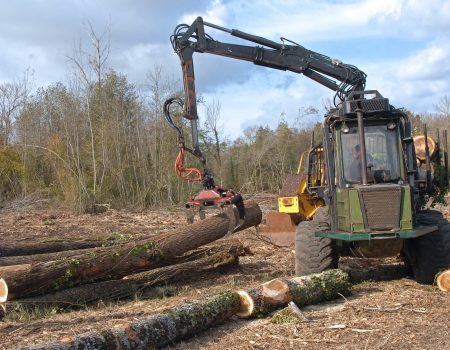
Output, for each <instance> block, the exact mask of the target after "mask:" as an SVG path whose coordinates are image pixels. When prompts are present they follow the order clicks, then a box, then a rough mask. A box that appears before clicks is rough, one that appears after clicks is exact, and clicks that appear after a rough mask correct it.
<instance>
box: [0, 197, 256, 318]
mask: <svg viewBox="0 0 450 350" xmlns="http://www.w3.org/2000/svg"><path fill="white" fill-rule="evenodd" d="M261 219H262V213H261V210H260V208H259V206H258V205H257V204H252V203H248V204H247V208H246V218H245V222H244V223H243V225H241V226H240V227H239V228H237V229H236V230H235V232H237V231H240V230H243V229H246V228H249V227H252V226H256V225H258V224H259V223H260V222H261ZM229 221H230V220H229V218H228V217H227V216H226V215H225V214H223V213H222V214H219V215H215V216H212V217H210V218H208V219H205V220H202V221H199V222H196V223H194V224H192V225H189V226H183V227H180V228H179V229H177V230H174V231H173V232H168V233H164V234H159V235H149V237H148V238H146V239H141V240H138V241H134V242H119V243H117V242H116V244H112V243H111V242H104V244H101V243H99V241H87V242H81V241H79V242H78V241H76V242H44V243H43V245H42V246H39V245H36V246H35V247H33V246H32V245H30V244H29V243H25V244H23V243H17V244H12V243H5V244H2V243H0V305H1V306H0V314H4V313H5V312H9V311H11V310H14V309H16V308H20V309H34V308H42V307H44V308H48V307H57V308H59V309H67V308H77V307H80V306H83V307H84V306H86V305H87V304H90V303H96V302H99V301H108V300H118V299H122V298H131V297H134V296H135V295H136V294H140V293H143V292H145V291H148V290H149V289H150V288H151V287H153V286H156V285H158V284H165V283H171V282H175V281H178V280H183V279H187V278H192V277H194V276H197V277H198V276H201V274H202V273H204V272H207V271H220V270H223V269H226V268H229V267H232V266H236V265H237V264H238V258H239V256H242V255H244V254H245V253H246V252H245V249H244V247H243V246H242V244H241V243H240V242H236V241H227V242H222V243H220V242H215V241H216V240H218V239H220V238H222V237H224V236H225V235H226V234H227V233H228V230H229V225H230V223H229ZM213 242H214V245H213V246H205V245H207V244H211V243H213ZM199 247H201V248H199ZM58 249H68V250H63V251H58ZM17 253H19V254H27V255H19V256H14V254H17ZM0 318H1V317H0Z"/></svg>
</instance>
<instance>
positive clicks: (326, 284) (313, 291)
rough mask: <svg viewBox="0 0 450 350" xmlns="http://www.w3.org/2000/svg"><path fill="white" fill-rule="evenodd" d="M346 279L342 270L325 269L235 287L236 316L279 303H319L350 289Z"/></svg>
mask: <svg viewBox="0 0 450 350" xmlns="http://www.w3.org/2000/svg"><path fill="white" fill-rule="evenodd" d="M350 288H351V284H350V280H349V278H348V275H347V274H346V273H345V272H343V271H342V270H337V269H336V270H327V271H324V272H322V273H318V274H312V275H308V276H302V277H294V278H291V279H288V280H285V279H274V280H272V281H269V282H266V283H263V284H262V285H260V286H258V287H256V288H248V289H245V290H240V291H238V293H239V295H240V297H241V308H240V310H239V312H238V313H237V315H238V316H239V317H244V318H247V317H252V316H255V315H259V314H266V313H268V312H271V311H273V310H275V309H276V308H277V307H280V306H281V305H286V304H287V303H289V302H290V301H293V302H294V303H295V304H296V305H298V306H300V307H301V306H305V305H308V304H314V303H319V302H322V301H327V300H331V299H335V298H337V297H339V294H342V295H348V294H349V293H350Z"/></svg>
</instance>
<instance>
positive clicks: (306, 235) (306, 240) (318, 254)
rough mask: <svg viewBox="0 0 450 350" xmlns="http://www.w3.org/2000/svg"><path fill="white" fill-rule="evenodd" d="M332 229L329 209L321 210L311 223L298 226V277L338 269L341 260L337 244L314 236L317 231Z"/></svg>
mask: <svg viewBox="0 0 450 350" xmlns="http://www.w3.org/2000/svg"><path fill="white" fill-rule="evenodd" d="M329 229H330V225H329V218H328V207H323V208H320V209H319V210H317V211H316V213H315V214H314V218H313V220H311V221H302V222H300V223H299V224H298V226H297V233H296V238H295V274H296V275H297V276H304V275H309V274H311V273H319V272H322V271H324V270H327V269H332V268H336V267H337V264H338V260H339V254H338V252H337V247H336V242H335V241H333V240H331V239H329V238H324V237H316V236H314V232H315V231H327V230H329Z"/></svg>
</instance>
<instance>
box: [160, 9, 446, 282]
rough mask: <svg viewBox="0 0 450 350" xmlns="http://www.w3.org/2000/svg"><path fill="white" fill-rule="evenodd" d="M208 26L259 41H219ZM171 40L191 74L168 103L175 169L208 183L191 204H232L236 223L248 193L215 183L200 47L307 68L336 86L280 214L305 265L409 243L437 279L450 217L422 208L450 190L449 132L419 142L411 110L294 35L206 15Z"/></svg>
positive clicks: (411, 257) (315, 266) (405, 249)
mask: <svg viewBox="0 0 450 350" xmlns="http://www.w3.org/2000/svg"><path fill="white" fill-rule="evenodd" d="M205 27H209V28H213V29H216V30H219V31H223V32H226V33H229V34H230V35H232V36H235V37H238V38H240V39H244V40H247V41H250V42H253V43H256V44H258V45H257V46H247V45H240V44H234V43H223V42H220V41H217V40H214V39H213V38H212V37H211V36H210V35H209V34H207V33H206V32H205ZM171 42H172V45H173V48H174V50H175V52H176V53H177V54H178V56H179V58H180V61H181V67H182V71H183V82H184V97H183V99H181V98H179V97H173V98H170V99H168V100H167V101H166V102H165V105H164V111H165V117H166V120H167V121H168V123H169V125H170V126H171V127H173V128H174V129H176V130H177V132H178V135H179V154H178V157H177V161H176V172H177V175H178V176H179V177H182V178H183V179H185V180H188V181H198V182H201V183H202V185H203V190H202V191H200V192H199V193H198V194H196V195H195V196H194V197H192V198H191V199H190V200H189V201H188V203H187V204H186V207H187V208H195V209H196V210H198V211H199V213H200V215H201V216H203V215H204V214H203V209H204V208H207V207H221V208H224V209H227V208H233V210H234V213H235V214H233V210H232V211H231V217H236V220H234V221H233V225H232V227H231V226H230V230H232V229H233V227H235V226H236V225H239V220H242V218H243V217H244V215H245V208H244V205H243V200H242V196H241V195H240V194H239V193H237V192H236V191H234V190H230V189H224V188H222V187H220V186H216V185H215V183H214V179H213V176H212V174H211V172H210V171H209V170H208V169H207V167H206V160H205V158H204V156H203V154H202V152H201V150H200V147H199V140H198V125H197V122H198V114H197V105H196V102H197V101H196V92H195V79H194V65H193V54H194V53H208V54H214V55H220V56H224V57H229V58H234V59H238V60H244V61H249V62H253V63H254V64H256V65H260V66H264V67H268V68H273V69H279V70H284V71H291V72H294V73H298V74H303V75H305V76H306V77H308V78H310V79H312V80H314V81H316V82H318V83H319V84H322V85H324V86H326V87H327V88H329V89H331V90H333V91H335V96H334V108H331V109H330V110H329V111H328V112H327V113H326V114H325V117H324V122H323V127H322V135H323V137H322V142H321V143H319V144H314V142H312V144H311V148H310V150H309V151H307V152H306V153H305V154H303V155H302V156H301V161H300V165H299V170H298V173H297V174H295V175H291V176H289V177H288V178H287V179H286V181H285V183H284V185H283V187H282V189H281V191H280V197H279V199H278V204H279V212H281V213H285V214H284V215H287V216H289V217H290V218H291V219H292V221H293V222H295V223H296V235H295V250H296V264H295V265H296V266H295V268H296V273H297V274H298V275H304V274H308V273H315V272H321V271H323V270H325V269H328V268H332V267H335V266H337V262H338V257H339V255H340V254H345V253H347V252H349V251H351V252H359V253H360V254H363V255H365V256H368V255H372V256H373V255H377V256H380V255H386V254H392V253H395V252H400V251H401V255H402V256H403V258H404V259H405V261H406V262H407V263H408V264H409V265H410V267H411V269H412V271H413V273H414V276H415V278H416V280H417V281H418V282H421V283H432V282H433V280H434V276H435V275H436V273H437V272H438V271H439V270H440V269H442V268H446V267H448V266H449V265H450V238H449V235H450V230H449V226H450V225H449V224H448V222H447V221H446V220H445V219H443V217H442V215H441V214H440V213H438V212H436V211H433V210H427V211H423V210H421V208H422V207H423V206H424V205H425V203H426V200H427V198H428V196H429V195H430V194H432V193H433V191H436V190H437V189H439V191H441V192H446V190H447V188H448V161H447V135H446V133H444V136H445V137H444V138H443V143H444V150H442V149H441V148H440V147H438V146H439V144H438V143H435V142H434V141H433V140H432V139H431V138H430V137H428V135H427V133H426V130H425V133H424V135H423V136H421V137H419V138H416V140H415V139H414V138H413V130H412V129H413V128H412V122H411V120H410V118H409V117H408V115H407V114H406V113H405V112H404V111H403V110H402V109H398V108H395V107H393V106H392V105H391V104H390V103H389V99H388V98H386V97H383V96H382V95H381V94H380V93H379V92H378V91H376V90H365V83H366V74H365V73H364V72H363V71H361V70H359V69H358V68H357V67H355V66H353V65H349V64H345V63H343V62H341V61H340V60H338V59H332V58H330V57H328V56H325V55H323V54H320V53H317V52H314V51H311V50H308V49H306V48H304V47H303V46H301V45H299V44H297V43H295V42H293V41H291V40H288V39H286V38H281V42H280V43H278V42H274V41H272V40H269V39H265V38H262V37H259V36H256V35H252V34H248V33H245V32H242V31H239V30H236V29H227V28H224V27H221V26H218V25H215V24H212V23H208V22H204V21H203V19H202V18H201V17H198V18H197V19H196V20H195V21H194V22H193V23H192V24H191V25H186V24H180V25H178V26H177V27H176V28H175V31H174V34H173V35H172V36H171ZM174 104H176V105H178V106H179V107H181V109H182V111H183V114H182V117H184V118H186V119H187V120H189V121H190V127H191V135H192V142H193V148H192V149H189V148H187V147H186V145H185V142H184V137H183V133H182V130H181V126H177V125H175V123H174V122H173V115H172V114H173V112H172V111H171V106H172V105H174ZM313 140H314V139H313ZM414 141H416V142H414ZM419 148H420V149H419ZM185 151H187V152H188V153H190V154H192V155H193V156H195V157H197V158H198V159H199V160H200V162H201V164H202V166H203V170H202V171H200V170H199V169H195V168H184V165H183V164H184V153H185ZM442 163H443V164H442ZM433 169H434V175H433ZM191 218H192V217H191Z"/></svg>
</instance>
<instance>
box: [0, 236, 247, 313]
mask: <svg viewBox="0 0 450 350" xmlns="http://www.w3.org/2000/svg"><path fill="white" fill-rule="evenodd" d="M246 251H247V250H246V248H245V247H244V246H243V245H242V244H241V243H240V242H239V243H238V242H234V241H233V242H221V243H220V244H218V245H217V246H211V247H208V248H207V249H202V250H200V252H196V253H195V254H189V255H187V256H186V257H184V259H186V261H184V262H180V263H177V264H174V265H169V266H164V267H160V268H156V269H152V270H149V271H144V272H141V273H137V274H133V275H130V276H126V277H125V278H124V279H120V280H111V281H102V282H97V283H91V284H84V285H81V286H77V287H74V288H68V289H64V290H62V291H59V292H56V293H53V294H46V295H42V296H37V297H32V298H25V299H20V300H17V301H13V302H8V303H7V304H6V307H7V310H8V312H12V311H14V310H18V309H19V310H23V309H26V310H33V309H38V308H49V307H52V308H60V309H68V308H71V309H73V308H79V307H84V306H86V305H87V304H92V303H95V302H98V301H100V300H101V301H103V302H105V301H112V300H119V299H124V298H131V297H134V296H135V295H136V294H140V293H145V292H146V291H148V290H149V289H150V288H151V287H154V286H157V285H162V284H167V283H173V282H178V281H183V280H187V279H192V278H200V277H201V276H202V275H203V274H204V273H206V272H211V271H224V270H226V269H229V268H232V267H235V266H237V265H238V262H239V256H242V255H245V254H246ZM179 260H181V259H179ZM0 282H1V280H0ZM0 290H1V289H0ZM5 300H6V299H5Z"/></svg>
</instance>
